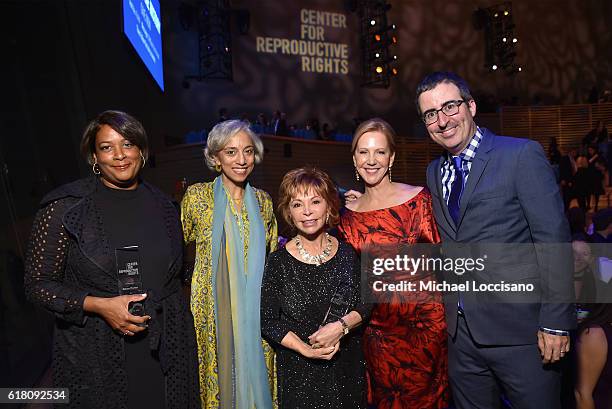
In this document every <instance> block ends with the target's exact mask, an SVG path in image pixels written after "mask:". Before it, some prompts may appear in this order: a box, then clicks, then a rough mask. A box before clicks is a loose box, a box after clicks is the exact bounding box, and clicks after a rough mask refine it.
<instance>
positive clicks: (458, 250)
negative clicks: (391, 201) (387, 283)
mask: <svg viewBox="0 0 612 409" xmlns="http://www.w3.org/2000/svg"><path fill="white" fill-rule="evenodd" d="M416 104H417V110H418V112H419V115H420V117H421V118H422V120H423V121H424V122H425V125H426V127H427V131H428V133H429V135H430V136H431V138H432V139H433V141H434V142H436V143H437V144H439V145H440V146H442V147H443V148H444V150H445V152H444V154H443V155H442V156H441V157H440V158H439V159H436V160H434V161H433V162H432V163H430V165H429V167H428V168H427V185H428V186H429V190H430V191H431V194H432V196H433V206H434V215H435V218H436V222H437V225H438V229H439V231H440V235H441V237H442V244H443V249H444V251H445V256H451V257H452V256H456V257H461V256H464V255H465V253H466V252H467V253H468V254H469V255H472V256H474V257H476V256H482V255H483V254H488V256H489V257H488V258H487V257H486V256H485V259H486V263H485V264H486V268H485V271H483V272H481V273H480V274H475V275H469V274H465V275H463V276H460V275H458V274H453V273H450V274H449V275H447V276H446V277H445V279H446V280H448V281H451V282H454V283H465V282H467V281H469V280H475V282H478V283H480V284H482V283H484V284H495V283H501V282H505V283H507V284H508V283H511V284H516V283H522V284H525V283H527V284H530V285H532V286H533V288H534V290H533V291H531V292H530V293H529V294H525V297H524V298H521V296H520V295H519V296H517V295H516V294H515V295H514V296H511V295H509V294H504V293H503V291H502V292H497V293H495V292H489V293H481V292H478V293H477V292H474V291H469V290H463V291H453V292H449V293H447V294H445V307H446V319H447V324H448V332H449V376H450V381H451V387H452V391H453V397H454V401H455V404H456V406H457V408H458V409H464V408H465V409H468V408H469V409H492V408H497V407H499V406H500V395H501V394H502V393H503V395H505V396H506V398H507V399H508V400H509V401H510V403H511V405H512V408H513V409H527V408H537V409H556V408H559V407H560V374H559V370H558V368H557V366H558V365H555V364H554V363H555V362H557V361H559V360H560V359H561V358H562V357H563V356H564V355H565V354H566V353H567V352H568V351H569V348H570V341H569V332H568V331H569V330H571V329H573V328H574V327H575V324H576V322H575V321H576V317H575V310H574V305H573V304H571V303H570V301H571V300H572V299H573V298H572V297H573V294H572V291H573V283H572V272H571V268H572V264H571V258H567V257H565V253H563V254H559V253H558V252H557V250H555V249H557V248H559V243H566V242H569V241H570V236H569V228H568V225H567V221H566V219H565V217H564V213H563V202H562V200H561V196H560V194H559V189H558V186H557V184H556V181H555V176H554V174H553V171H552V169H551V167H550V166H549V164H548V161H547V160H546V157H545V155H544V152H543V150H542V148H541V146H540V145H539V144H538V143H537V142H534V141H530V140H527V139H518V138H510V137H505V136H498V135H495V134H493V133H492V132H490V131H489V130H487V129H484V128H480V127H478V126H477V125H476V124H475V122H474V115H475V114H476V102H475V101H474V99H473V98H472V96H471V95H470V91H469V89H468V86H467V84H466V83H465V81H464V80H463V79H461V78H460V77H459V76H458V75H456V74H454V73H449V72H436V73H432V74H430V75H428V76H427V77H425V78H424V79H423V80H422V81H421V83H420V84H419V85H418V87H417V92H416ZM500 249H501V250H500ZM568 254H569V251H568ZM472 290H473V289H472ZM513 297H514V298H513Z"/></svg>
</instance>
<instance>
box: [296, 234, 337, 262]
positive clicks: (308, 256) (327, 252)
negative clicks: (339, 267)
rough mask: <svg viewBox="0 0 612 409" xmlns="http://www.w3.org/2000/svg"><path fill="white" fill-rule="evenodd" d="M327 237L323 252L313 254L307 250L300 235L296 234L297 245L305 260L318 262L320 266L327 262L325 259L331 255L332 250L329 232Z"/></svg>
mask: <svg viewBox="0 0 612 409" xmlns="http://www.w3.org/2000/svg"><path fill="white" fill-rule="evenodd" d="M325 238H326V239H327V245H326V246H325V248H324V249H323V252H322V253H321V254H317V255H315V256H313V255H312V254H310V253H309V252H307V251H306V249H305V248H304V246H303V245H302V241H301V240H300V237H299V236H295V247H296V248H297V249H298V252H299V253H300V256H302V260H304V261H305V262H306V263H308V264H316V265H317V266H320V265H321V264H323V262H325V260H326V259H327V258H328V257H329V255H330V254H331V251H332V239H331V236H330V235H329V234H328V233H325Z"/></svg>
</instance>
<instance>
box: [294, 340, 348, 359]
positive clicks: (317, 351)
mask: <svg viewBox="0 0 612 409" xmlns="http://www.w3.org/2000/svg"><path fill="white" fill-rule="evenodd" d="M302 344H303V347H302V348H300V351H298V352H299V353H300V354H302V355H303V356H304V357H306V358H310V359H324V360H326V361H329V360H330V359H332V358H333V357H334V355H336V352H338V351H339V350H340V342H337V343H336V344H335V345H333V346H331V347H322V348H314V347H312V346H310V345H308V344H306V343H305V342H302Z"/></svg>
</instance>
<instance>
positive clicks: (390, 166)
mask: <svg viewBox="0 0 612 409" xmlns="http://www.w3.org/2000/svg"><path fill="white" fill-rule="evenodd" d="M391 168H392V165H389V182H393V181H392V180H391Z"/></svg>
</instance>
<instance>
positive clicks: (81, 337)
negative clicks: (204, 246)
mask: <svg viewBox="0 0 612 409" xmlns="http://www.w3.org/2000/svg"><path fill="white" fill-rule="evenodd" d="M81 151H82V153H83V155H84V156H85V158H86V159H87V160H88V162H89V163H90V164H91V166H92V171H93V173H94V175H95V176H94V177H90V178H87V179H82V180H78V181H76V182H73V183H70V184H67V185H64V186H61V187H60V188H58V189H56V190H54V191H53V192H51V193H49V194H48V195H47V196H46V197H45V198H44V199H43V201H42V203H41V209H40V210H39V212H38V214H37V216H36V219H35V221H34V226H33V229H32V234H31V237H30V244H29V248H28V255H27V261H26V276H25V287H26V294H27V296H28V297H29V299H30V300H32V301H33V302H35V303H37V304H39V305H41V306H43V307H44V308H46V309H47V310H49V311H51V312H53V313H54V314H55V317H56V325H55V334H54V346H53V380H54V381H53V383H54V386H55V387H64V388H69V391H70V405H69V406H70V407H78V408H143V407H146V408H199V404H200V403H199V393H198V378H197V357H196V348H195V333H194V328H193V319H192V316H191V313H190V311H189V305H188V302H187V300H186V299H185V298H184V296H183V295H182V291H181V287H182V281H183V280H185V279H186V278H187V277H183V276H182V274H183V268H182V267H183V263H182V241H183V239H182V230H181V225H180V221H179V215H178V211H177V208H176V207H175V206H174V204H173V203H172V202H171V199H170V198H168V197H167V196H166V195H165V194H163V193H162V192H160V191H159V190H158V189H156V188H155V187H153V186H151V185H149V184H147V183H146V182H141V181H140V179H139V173H140V170H141V169H142V168H143V167H144V165H145V162H146V158H147V155H148V148H147V138H146V133H145V131H144V129H143V127H142V125H141V124H140V123H139V122H138V121H137V120H136V119H134V118H133V117H131V116H130V115H128V114H126V113H123V112H119V111H105V112H103V113H101V114H100V115H98V117H97V118H96V119H94V120H93V121H92V122H90V124H89V125H88V126H87V128H86V129H85V132H84V135H83V139H82V141H81ZM127 263H130V264H129V266H128V265H127ZM127 270H129V271H127ZM120 273H121V275H122V277H125V275H124V274H123V273H127V274H130V276H131V278H132V279H133V281H132V282H131V284H129V285H128V284H127V282H126V281H125V280H120V278H119V276H120ZM134 273H137V274H134ZM120 281H121V282H122V284H120ZM120 287H121V288H120Z"/></svg>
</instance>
